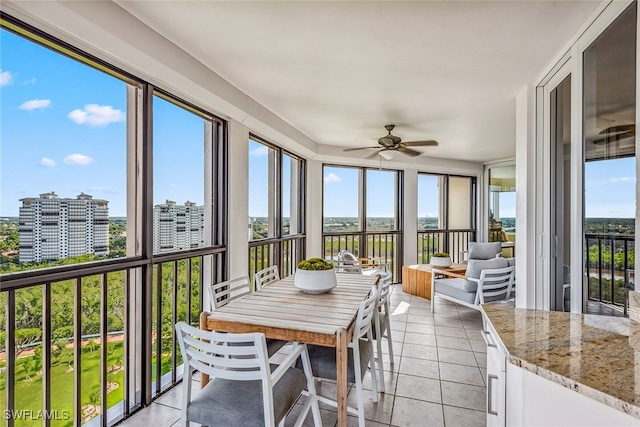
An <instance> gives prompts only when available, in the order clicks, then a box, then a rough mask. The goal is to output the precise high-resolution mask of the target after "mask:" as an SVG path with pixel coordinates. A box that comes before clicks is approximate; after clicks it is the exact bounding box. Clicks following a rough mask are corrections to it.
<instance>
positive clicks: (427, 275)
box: [402, 264, 467, 300]
mask: <svg viewBox="0 0 640 427" xmlns="http://www.w3.org/2000/svg"><path fill="white" fill-rule="evenodd" d="M432 268H433V266H432V265H430V264H416V265H409V266H406V265H405V266H402V291H403V292H406V293H408V294H411V295H416V296H419V297H421V298H426V299H429V300H430V299H431V269H432ZM437 268H438V270H445V271H447V272H451V273H460V274H464V272H465V271H467V265H466V264H451V266H450V267H447V268H443V267H437Z"/></svg>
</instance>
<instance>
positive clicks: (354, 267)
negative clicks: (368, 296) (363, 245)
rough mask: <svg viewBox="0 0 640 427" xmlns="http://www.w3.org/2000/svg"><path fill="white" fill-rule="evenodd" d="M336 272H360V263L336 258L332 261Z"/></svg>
mask: <svg viewBox="0 0 640 427" xmlns="http://www.w3.org/2000/svg"><path fill="white" fill-rule="evenodd" d="M334 266H335V269H336V273H353V274H362V263H361V262H360V261H357V260H356V261H352V260H346V259H344V260H338V261H335V262H334Z"/></svg>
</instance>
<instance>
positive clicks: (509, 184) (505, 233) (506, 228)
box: [489, 166, 516, 242]
mask: <svg viewBox="0 0 640 427" xmlns="http://www.w3.org/2000/svg"><path fill="white" fill-rule="evenodd" d="M515 230H516V167H515V166H504V167H496V168H491V169H489V241H490V242H506V241H511V242H513V241H515Z"/></svg>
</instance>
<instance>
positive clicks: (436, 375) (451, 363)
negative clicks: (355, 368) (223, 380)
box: [121, 285, 487, 427]
mask: <svg viewBox="0 0 640 427" xmlns="http://www.w3.org/2000/svg"><path fill="white" fill-rule="evenodd" d="M391 307H392V312H393V315H392V322H391V334H392V337H393V351H394V356H395V357H394V359H395V363H394V364H393V365H391V364H390V363H389V357H388V355H387V354H385V355H384V357H383V362H384V370H385V372H384V377H385V378H384V380H385V387H386V390H385V391H386V392H385V393H384V394H381V395H380V399H379V402H378V403H377V404H374V403H373V402H372V401H371V400H370V397H371V393H370V392H369V391H365V399H367V403H366V404H365V418H366V420H367V421H366V425H367V426H371V427H378V426H394V427H413V426H417V427H438V426H446V427H455V426H464V427H475V426H485V424H486V422H485V420H486V418H485V413H484V407H485V396H486V388H485V380H484V379H485V376H486V366H487V365H486V348H485V343H484V341H483V339H482V336H481V332H480V331H481V329H482V319H481V316H480V312H478V311H475V310H472V309H469V308H466V307H463V306H460V305H456V304H453V303H450V302H448V301H445V300H441V299H436V313H435V315H432V313H431V302H430V301H429V300H425V299H423V298H419V297H416V296H411V295H408V294H405V293H403V292H402V288H401V286H400V285H394V286H393V292H392V294H391ZM382 347H383V351H384V352H385V353H386V351H387V346H386V342H383V346H382ZM196 376H198V377H199V375H196ZM195 385H196V388H198V389H199V384H198V383H196V384H195ZM370 385H371V381H370V379H369V375H368V374H367V375H365V381H364V388H366V389H367V390H370ZM318 392H319V393H320V394H324V395H327V396H331V397H334V398H335V383H333V382H330V381H324V380H323V381H322V382H320V383H318ZM181 396H182V386H181V385H178V386H177V387H174V388H173V389H171V390H169V391H168V392H167V393H165V394H164V395H162V396H161V397H160V398H158V399H156V400H155V401H154V403H153V404H151V405H150V406H149V407H147V408H145V409H143V410H141V411H140V412H138V413H137V414H136V415H134V416H133V417H131V418H130V419H128V420H126V421H124V422H123V423H122V424H121V426H126V427H129V426H140V425H149V426H154V427H170V426H178V425H180V410H179V408H180V404H181ZM349 405H350V406H353V407H356V405H357V404H356V400H355V387H353V389H352V390H351V389H350V392H349ZM320 406H321V415H322V422H323V425H324V426H331V427H333V426H335V425H336V421H337V413H336V411H335V409H334V408H332V407H330V406H327V405H323V404H321V405H320ZM300 407H301V406H300V404H298V405H296V407H294V409H293V410H292V412H291V413H290V414H289V416H288V417H287V421H286V425H287V426H292V425H293V424H294V422H295V419H296V413H297V412H298V411H299V410H300ZM304 425H305V426H313V419H312V416H311V414H309V415H308V417H307V419H306V420H305V424H304ZM349 425H353V426H357V425H358V420H357V418H356V417H352V416H349Z"/></svg>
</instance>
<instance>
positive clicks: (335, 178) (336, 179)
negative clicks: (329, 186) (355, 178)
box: [324, 172, 342, 182]
mask: <svg viewBox="0 0 640 427" xmlns="http://www.w3.org/2000/svg"><path fill="white" fill-rule="evenodd" d="M340 181H342V178H340V177H339V176H338V175H336V174H335V173H333V172H331V173H329V175H327V176H325V177H324V182H340Z"/></svg>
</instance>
